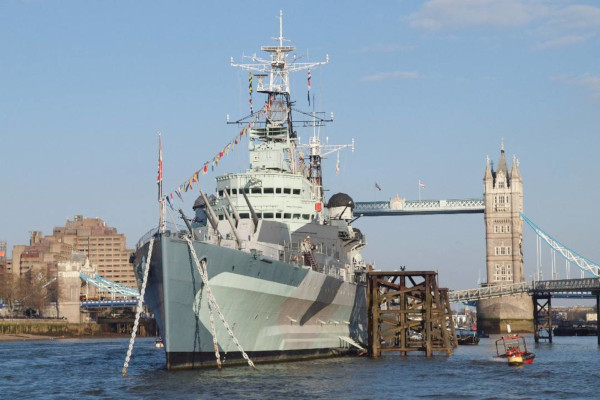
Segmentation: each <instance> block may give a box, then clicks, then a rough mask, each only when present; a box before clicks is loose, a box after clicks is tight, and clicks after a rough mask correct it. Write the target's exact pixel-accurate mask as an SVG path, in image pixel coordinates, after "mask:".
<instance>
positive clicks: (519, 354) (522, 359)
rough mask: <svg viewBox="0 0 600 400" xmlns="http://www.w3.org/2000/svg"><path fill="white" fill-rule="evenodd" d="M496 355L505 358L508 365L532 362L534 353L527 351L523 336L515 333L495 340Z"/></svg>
mask: <svg viewBox="0 0 600 400" xmlns="http://www.w3.org/2000/svg"><path fill="white" fill-rule="evenodd" d="M496 357H498V358H502V359H507V360H508V365H511V366H519V365H523V364H532V363H533V359H534V358H535V354H533V353H531V352H529V351H527V344H526V343H525V338H524V337H523V336H519V335H517V334H515V335H511V336H502V337H501V338H500V339H498V340H496Z"/></svg>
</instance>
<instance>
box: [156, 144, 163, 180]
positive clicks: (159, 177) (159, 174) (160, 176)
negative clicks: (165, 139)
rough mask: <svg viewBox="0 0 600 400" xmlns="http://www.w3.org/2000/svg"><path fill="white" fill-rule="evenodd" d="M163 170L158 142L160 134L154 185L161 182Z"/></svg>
mask: <svg viewBox="0 0 600 400" xmlns="http://www.w3.org/2000/svg"><path fill="white" fill-rule="evenodd" d="M162 178H163V168H162V144H161V142H160V133H159V134H158V175H157V176H156V183H160V182H162Z"/></svg>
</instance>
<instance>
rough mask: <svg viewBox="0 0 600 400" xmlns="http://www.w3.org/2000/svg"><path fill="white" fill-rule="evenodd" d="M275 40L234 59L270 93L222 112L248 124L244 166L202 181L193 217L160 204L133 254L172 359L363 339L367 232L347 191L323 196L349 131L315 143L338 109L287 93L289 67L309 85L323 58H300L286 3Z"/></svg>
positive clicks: (306, 348)
mask: <svg viewBox="0 0 600 400" xmlns="http://www.w3.org/2000/svg"><path fill="white" fill-rule="evenodd" d="M275 40H276V41H277V42H276V44H275V45H270V46H262V47H261V50H262V51H264V52H266V54H267V55H268V56H266V57H265V58H264V59H263V58H261V57H258V56H256V55H255V56H252V57H251V60H250V61H251V62H250V63H248V64H236V63H234V61H233V59H231V65H232V66H233V67H237V68H241V69H243V70H247V71H249V74H250V79H252V78H255V79H256V80H257V85H256V92H257V93H260V94H261V96H264V97H265V103H264V106H263V107H262V108H261V109H260V110H257V111H256V112H253V111H250V115H249V116H248V117H245V118H242V119H240V120H238V121H234V122H233V121H232V122H230V121H228V123H230V124H233V123H238V124H247V126H248V129H247V132H246V133H247V137H248V149H249V164H250V166H249V169H248V170H247V171H245V172H240V173H226V174H224V175H221V176H218V177H217V178H216V191H215V193H214V194H211V195H208V196H207V194H205V193H204V192H202V191H201V190H200V196H199V197H198V198H197V200H196V201H195V203H194V205H193V212H194V214H193V216H192V215H191V214H190V217H187V216H186V215H185V213H184V212H183V211H181V210H180V214H181V218H182V219H183V221H184V222H185V226H183V225H182V226H180V227H176V226H174V225H173V224H168V223H166V222H165V219H164V215H163V213H161V220H160V223H159V227H158V228H156V229H154V230H152V231H150V232H149V233H148V234H146V235H145V236H144V237H142V239H140V241H139V242H138V244H137V248H136V252H135V254H134V255H133V257H134V259H133V260H132V261H133V263H134V269H135V272H136V276H137V278H138V285H139V286H140V289H141V293H142V295H143V296H144V301H145V303H146V305H147V306H148V307H149V309H150V310H151V312H152V313H153V314H154V317H155V319H156V322H157V325H158V327H159V330H160V335H161V337H162V339H163V343H164V351H165V353H166V367H167V369H169V370H175V369H190V368H200V367H206V366H214V365H215V364H218V365H219V367H220V366H221V365H235V364H243V363H249V364H251V365H252V366H253V364H254V363H255V362H273V361H285V360H298V359H307V358H316V357H326V356H332V355H340V354H345V353H347V352H350V351H352V350H355V351H359V350H357V349H360V348H362V346H361V344H364V343H366V341H367V332H366V331H367V329H366V328H367V327H366V318H367V312H366V299H365V296H366V287H365V274H366V269H367V266H366V265H365V262H364V260H363V258H362V257H361V254H360V251H361V249H362V248H363V247H364V246H365V245H366V238H365V236H363V235H362V233H361V232H360V230H358V229H357V228H353V227H352V226H351V222H352V219H353V209H354V202H353V200H352V198H351V197H350V196H349V195H347V194H345V193H337V194H334V195H332V196H330V197H329V198H328V199H327V201H326V198H325V196H324V189H323V177H322V161H323V159H324V158H325V156H326V155H328V154H333V153H335V152H337V155H338V163H339V152H340V150H341V149H343V148H350V147H351V148H352V150H354V141H353V140H352V144H345V145H329V144H328V143H322V142H321V140H320V130H321V128H322V127H323V126H324V125H325V123H327V122H331V121H332V120H333V115H331V116H330V117H327V118H326V117H324V115H325V113H317V112H314V111H313V112H302V111H299V110H297V109H296V107H295V102H294V101H292V98H291V93H290V74H291V73H293V72H298V71H307V72H308V74H307V76H308V85H310V71H311V69H312V68H315V67H317V66H319V65H324V64H327V63H328V61H329V58H328V57H327V58H326V61H324V62H313V63H309V62H306V63H300V62H298V59H297V57H296V56H294V55H293V54H292V53H293V51H294V50H295V48H294V47H293V46H289V45H284V40H287V39H284V37H283V18H282V14H281V13H280V16H279V37H278V38H276V39H275ZM308 88H309V90H310V86H308ZM250 90H252V89H250ZM309 96H310V91H309ZM309 99H310V97H309ZM309 102H310V100H309ZM313 107H314V99H313ZM248 120H250V121H251V122H250V123H247V121H248ZM297 127H299V128H304V129H305V130H307V131H308V135H309V137H310V140H309V143H308V144H306V145H304V144H301V142H300V140H299V136H298V132H297V130H296V129H297ZM311 131H312V132H311ZM305 154H306V156H305ZM338 165H339V164H338ZM160 173H161V172H159V174H160ZM159 196H160V195H159ZM161 199H162V201H161V204H162V209H163V210H164V208H165V206H164V197H161ZM182 227H183V229H182ZM219 319H220V321H219Z"/></svg>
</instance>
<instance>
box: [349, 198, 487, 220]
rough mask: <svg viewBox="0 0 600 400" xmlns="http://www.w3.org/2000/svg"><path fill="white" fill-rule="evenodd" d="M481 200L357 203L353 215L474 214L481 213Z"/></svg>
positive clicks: (482, 204)
mask: <svg viewBox="0 0 600 400" xmlns="http://www.w3.org/2000/svg"><path fill="white" fill-rule="evenodd" d="M484 211H485V204H484V202H483V199H448V200H404V199H400V198H398V197H396V198H395V199H393V200H392V201H357V202H355V203H354V215H355V216H357V217H379V216H386V215H429V214H474V213H479V214H481V213H483V212H484Z"/></svg>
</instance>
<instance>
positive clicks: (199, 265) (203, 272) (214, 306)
mask: <svg viewBox="0 0 600 400" xmlns="http://www.w3.org/2000/svg"><path fill="white" fill-rule="evenodd" d="M185 240H186V241H187V243H188V246H189V248H190V253H192V257H193V258H194V262H195V263H196V267H197V268H198V273H199V274H200V277H201V278H202V282H203V283H204V287H205V288H206V293H207V294H208V303H209V309H210V313H211V314H212V309H215V310H216V311H217V314H218V315H219V318H220V319H221V322H222V323H223V326H224V327H225V328H226V329H227V332H228V333H229V336H230V337H231V339H232V340H233V343H235V345H236V346H237V348H238V350H239V351H240V352H241V353H242V356H243V357H244V359H245V360H246V361H247V362H248V365H249V366H251V367H252V368H253V369H256V366H255V365H254V363H253V362H252V360H251V359H250V358H249V357H248V354H246V352H245V351H244V349H243V348H242V346H241V345H240V342H239V341H238V340H237V338H236V337H235V335H234V334H233V331H232V330H231V327H230V326H229V324H228V323H227V321H226V320H225V317H224V316H223V313H222V312H221V308H220V307H219V304H217V300H216V299H215V296H214V295H213V293H212V290H211V288H210V286H209V284H208V273H207V268H206V261H205V260H202V263H200V261H198V256H197V255H196V250H195V249H194V245H193V244H192V241H191V240H190V238H189V237H187V236H186V237H185ZM211 305H212V307H211ZM196 315H197V316H198V318H199V317H200V309H199V307H198V308H197V309H196ZM211 318H212V315H211ZM211 328H213V329H214V327H211ZM216 341H217V339H216V331H214V330H213V343H215V346H216V351H215V354H216V356H217V364H219V366H220V357H219V353H218V345H217V344H216V343H217V342H216Z"/></svg>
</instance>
